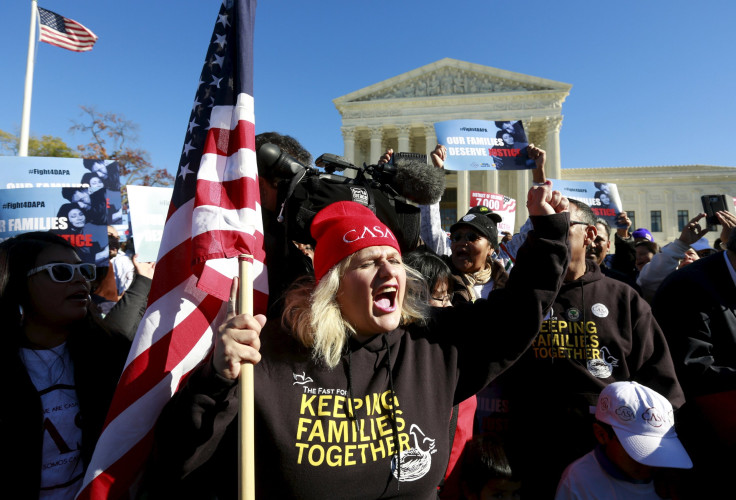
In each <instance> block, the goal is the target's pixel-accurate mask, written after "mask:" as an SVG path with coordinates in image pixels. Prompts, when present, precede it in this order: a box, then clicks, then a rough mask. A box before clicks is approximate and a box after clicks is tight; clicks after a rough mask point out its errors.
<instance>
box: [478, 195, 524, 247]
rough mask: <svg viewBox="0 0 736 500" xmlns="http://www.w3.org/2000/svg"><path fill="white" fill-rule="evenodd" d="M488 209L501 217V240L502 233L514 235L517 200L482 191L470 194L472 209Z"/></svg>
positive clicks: (499, 228)
mask: <svg viewBox="0 0 736 500" xmlns="http://www.w3.org/2000/svg"><path fill="white" fill-rule="evenodd" d="M479 206H482V207H488V208H490V209H491V210H492V211H493V212H495V213H497V214H498V215H500V216H501V222H499V223H498V224H497V225H496V226H497V227H498V234H499V238H500V237H501V233H502V232H504V231H507V232H509V233H511V234H514V221H515V220H516V200H515V199H513V198H509V197H508V196H505V195H503V194H496V193H483V192H481V191H471V192H470V208H473V207H479Z"/></svg>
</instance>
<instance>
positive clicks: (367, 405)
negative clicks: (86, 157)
mask: <svg viewBox="0 0 736 500" xmlns="http://www.w3.org/2000/svg"><path fill="white" fill-rule="evenodd" d="M266 143H272V144H276V145H277V146H279V148H281V149H282V150H283V151H284V152H286V153H288V154H290V155H291V156H293V157H295V158H297V159H298V160H299V161H301V162H302V163H304V164H307V165H309V164H311V161H312V159H311V155H310V154H309V153H308V152H307V151H306V150H304V148H303V147H302V146H301V145H300V144H299V143H298V142H297V141H296V140H295V139H293V138H291V137H289V136H284V135H281V134H278V133H275V132H271V133H266V134H260V135H259V136H258V137H257V140H256V146H257V147H260V146H262V145H263V144H266ZM528 152H529V157H530V159H531V160H533V161H534V162H535V164H536V168H535V169H533V171H532V176H533V181H534V185H533V186H532V187H531V189H530V190H529V193H528V198H527V200H526V207H527V210H528V215H529V219H528V220H527V222H526V223H525V224H524V225H523V226H522V228H520V230H519V232H518V233H516V234H513V235H512V234H503V235H499V232H498V228H497V224H498V223H499V222H500V221H501V219H500V216H499V215H498V214H495V213H493V212H492V211H490V210H488V209H487V208H485V207H476V208H473V209H470V210H469V211H468V212H467V213H466V214H465V215H464V216H463V217H461V218H460V219H459V220H458V221H457V222H456V223H455V224H453V225H452V226H451V227H450V231H449V235H448V234H447V233H445V232H444V231H443V230H442V228H441V227H440V224H439V220H440V218H439V206H438V204H437V205H431V206H422V207H420V208H421V238H420V240H419V241H417V242H416V245H415V247H416V249H414V250H412V251H411V252H402V249H401V247H400V245H399V242H398V241H397V238H396V237H395V235H394V234H393V232H392V231H391V229H390V228H389V227H388V223H387V222H385V221H382V220H380V219H379V218H378V217H377V216H376V215H375V214H374V213H373V212H372V211H371V210H370V209H368V208H366V207H365V206H363V205H361V204H358V203H355V202H350V201H341V202H336V203H332V204H330V205H328V206H326V207H325V208H323V209H322V210H320V211H319V212H318V213H317V215H316V216H315V218H314V220H313V222H312V224H311V236H312V238H313V241H310V242H299V241H292V240H291V239H290V238H289V235H288V234H287V233H286V231H285V230H284V228H283V225H280V224H279V223H278V222H277V214H278V210H279V204H280V202H281V201H283V199H282V198H283V196H284V191H285V186H286V185H287V184H288V183H289V181H290V179H280V178H278V177H275V176H273V175H271V173H270V172H268V170H266V169H265V168H262V166H261V165H259V174H260V177H259V180H260V188H261V199H262V203H263V205H262V208H263V210H262V216H263V222H264V230H265V236H266V239H265V244H266V254H267V259H268V263H269V264H270V265H269V288H270V291H271V293H270V295H269V307H268V313H267V315H265V316H261V315H256V316H249V315H237V314H235V312H234V308H235V305H234V304H235V294H236V292H237V283H234V285H233V288H232V290H231V297H232V298H231V301H230V303H229V306H228V315H227V319H226V320H225V321H224V322H223V324H221V325H219V330H218V335H216V341H215V345H214V349H213V353H212V356H211V357H208V358H207V359H206V360H204V361H203V362H202V363H201V364H200V366H199V367H198V368H197V369H195V370H194V371H193V372H192V373H191V374H190V376H189V377H188V378H187V379H186V381H185V382H184V383H183V384H182V387H180V389H179V390H178V391H177V393H176V394H175V395H174V397H173V398H172V400H171V401H170V402H169V403H168V404H167V405H166V406H165V408H164V410H163V412H162V414H161V416H160V417H159V422H158V424H157V426H156V429H155V436H154V439H153V441H154V447H153V451H152V453H151V456H150V459H149V461H148V462H147V464H146V467H145V473H144V475H143V477H142V478H141V479H140V481H139V483H138V484H137V485H136V491H135V492H134V496H138V497H140V498H202V499H208V498H218V499H229V498H236V497H237V475H238V472H237V439H238V431H237V425H235V423H236V422H237V412H238V404H237V398H238V384H237V379H238V375H239V371H240V367H241V364H242V363H253V364H255V387H256V389H255V395H254V396H255V410H256V422H255V424H256V428H257V431H256V436H257V437H256V489H257V492H258V498H398V497H405V498H437V497H440V498H443V499H447V498H454V499H468V500H475V499H485V498H504V499H507V498H508V499H510V498H520V497H523V498H529V499H546V498H559V499H584V498H601V499H602V498H606V499H608V498H673V499H688V498H701V497H717V496H718V494H720V492H721V491H723V488H724V487H725V485H726V484H727V482H728V479H729V472H730V471H732V470H733V467H734V466H735V465H736V419H734V418H733V416H732V415H733V411H736V271H735V270H734V267H735V266H736V231H734V230H733V228H734V227H736V216H734V215H733V214H732V213H730V212H719V213H718V214H717V217H718V220H719V223H720V225H721V227H722V232H721V234H720V235H719V236H720V238H719V240H718V243H717V244H716V245H715V246H716V248H711V247H710V246H709V245H707V244H705V245H704V244H703V242H704V241H707V240H705V239H704V236H705V234H706V233H707V232H708V230H707V229H704V228H702V227H701V225H700V222H701V221H702V218H703V217H704V214H699V215H697V216H696V217H694V218H693V219H692V220H690V221H689V223H688V224H687V225H686V226H685V227H684V229H683V230H682V233H681V235H680V237H679V238H678V239H677V240H675V241H674V242H672V243H670V244H668V245H666V246H664V247H662V248H660V247H659V245H658V244H657V243H656V242H655V241H654V238H653V236H652V234H651V232H649V231H648V230H647V229H646V228H638V229H636V230H634V231H631V222H630V220H629V219H628V217H627V215H626V214H625V213H622V214H619V219H618V227H617V228H616V229H615V231H614V229H613V228H611V226H610V225H609V224H608V223H607V222H606V221H604V220H602V219H597V218H596V216H595V215H594V214H593V212H592V210H591V209H590V207H588V206H587V205H586V204H584V203H582V202H580V201H578V200H575V199H573V198H570V199H568V198H565V197H564V196H562V195H561V194H560V193H559V192H558V191H555V190H554V186H553V185H552V183H551V182H550V181H548V180H547V179H546V178H545V174H544V163H545V152H544V150H542V149H540V148H537V147H535V146H534V145H533V144H531V145H529V148H528ZM392 153H393V152H392V151H390V150H389V151H387V153H386V154H385V155H384V156H383V157H382V158H381V159H380V161H381V162H388V161H390V159H391V156H392ZM445 158H446V149H445V148H444V146H442V145H438V146H437V148H436V149H435V150H434V151H433V153H432V154H431V159H432V163H433V165H434V166H435V167H436V168H442V166H443V162H444V160H445ZM428 168H431V167H428ZM91 172H92V173H93V174H94V175H96V176H97V177H99V179H98V180H99V186H96V188H97V189H101V188H102V187H106V185H105V184H104V182H107V181H109V179H108V177H109V176H107V174H106V172H103V171H102V170H100V169H97V170H95V169H92V168H91ZM97 177H96V178H97ZM92 184H93V183H92V182H90V185H92ZM74 196H75V194H74V193H72V192H71V191H70V193H69V199H70V204H71V203H76V202H77V201H76V199H75V198H74ZM70 208H73V207H70ZM81 224H82V225H83V224H84V221H82V222H81ZM348 235H350V237H348ZM500 236H501V237H500ZM108 237H109V251H110V264H109V267H105V268H100V267H97V268H96V267H95V266H94V264H89V263H84V262H82V261H81V260H80V257H79V256H78V255H77V254H76V253H75V250H74V248H73V247H72V246H71V245H70V244H69V243H68V242H67V241H66V240H65V239H63V238H60V237H58V236H56V235H52V234H50V233H26V234H23V235H20V236H16V237H14V238H11V239H9V240H6V241H5V242H3V243H2V244H0V309H2V311H3V312H4V313H5V316H4V317H5V319H6V324H7V326H6V330H7V332H8V335H7V340H8V342H6V348H5V349H3V350H2V357H3V362H2V363H1V364H0V369H2V370H3V371H4V372H5V374H6V379H7V378H10V379H11V380H14V383H13V384H11V386H10V389H9V390H10V397H9V398H6V401H8V404H6V410H5V411H4V412H2V413H3V416H2V423H1V424H0V433H2V437H3V438H4V439H3V441H4V442H5V443H9V445H10V446H9V448H8V449H10V450H16V455H15V456H14V459H13V460H12V461H10V462H9V463H8V464H7V465H6V466H5V467H4V468H3V469H2V472H1V473H0V477H2V478H3V479H4V480H5V483H6V484H9V483H16V484H19V485H21V486H22V488H23V493H22V494H21V495H20V496H19V498H21V497H22V498H73V497H74V495H75V493H76V491H77V490H78V488H79V486H80V482H81V478H82V474H83V472H84V469H85V467H86V465H87V464H88V463H89V458H90V456H91V453H92V451H93V449H94V446H95V442H96V440H97V438H98V437H99V434H100V432H101V429H102V425H103V422H104V417H105V414H106V411H107V408H108V406H109V404H110V401H111V398H112V394H113V391H114V389H115V384H116V382H117V378H118V377H119V375H120V373H121V371H122V367H123V363H124V361H125V359H126V356H127V354H128V349H129V346H130V341H131V340H132V338H133V336H134V335H135V332H136V330H137V326H138V323H139V322H140V320H141V318H142V316H143V313H144V311H145V307H146V300H147V295H148V291H149V290H150V287H151V279H152V276H153V272H154V266H153V264H152V263H140V262H138V261H137V260H136V258H135V257H134V255H133V254H132V253H131V255H126V252H125V251H124V248H121V245H120V244H119V237H118V235H117V233H116V232H115V230H114V229H113V228H111V227H110V228H109V229H108ZM612 237H613V238H612ZM612 242H613V245H614V248H613V249H612V248H611V244H612ZM131 246H132V245H131ZM51 412H54V413H57V412H58V415H57V416H56V417H55V419H54V420H53V422H55V424H51V428H50V427H49V422H50V420H49V419H48V418H46V415H47V414H48V413H51ZM60 451H63V453H64V455H63V456H64V459H63V460H60V459H59V452H60ZM62 462H63V463H62Z"/></svg>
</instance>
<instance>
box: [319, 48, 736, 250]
mask: <svg viewBox="0 0 736 500" xmlns="http://www.w3.org/2000/svg"><path fill="white" fill-rule="evenodd" d="M571 88H572V85H570V84H568V83H562V82H557V81H554V80H547V79H544V78H539V77H536V76H530V75H524V74H520V73H513V72H511V71H505V70H502V69H497V68H492V67H489V66H482V65H479V64H472V63H468V62H464V61H458V60H456V59H450V58H445V59H442V60H440V61H437V62H434V63H431V64H428V65H426V66H422V67H421V68H417V69H415V70H412V71H409V72H407V73H403V74H401V75H398V76H395V77H393V78H389V79H388V80H384V81H382V82H379V83H376V84H374V85H371V86H369V87H366V88H363V89H360V90H356V91H355V92H352V93H350V94H347V95H344V96H342V97H338V98H337V99H335V100H334V101H333V102H334V104H335V106H336V107H337V109H338V111H339V112H340V114H341V116H342V134H343V140H344V146H345V148H344V154H343V156H344V157H345V158H346V159H347V160H348V161H349V162H351V163H353V164H355V165H361V164H363V163H364V162H365V163H368V164H371V163H375V162H376V161H377V160H378V158H379V157H380V156H381V155H382V154H383V152H384V151H385V150H386V149H387V148H392V149H393V150H394V151H401V152H414V153H426V154H427V155H429V154H430V153H431V151H432V150H433V149H434V147H435V146H436V144H437V138H436V136H435V131H434V124H435V123H436V122H439V121H445V120H456V119H476V120H489V121H496V120H501V121H507V120H522V122H523V123H524V129H525V130H526V133H527V137H528V139H529V142H530V143H534V144H536V145H537V146H539V147H541V148H542V149H545V150H546V151H547V164H546V167H545V170H546V174H547V177H548V178H550V179H566V180H580V181H600V182H613V183H615V184H617V186H618V190H619V193H620V195H621V202H622V204H623V207H624V209H625V210H626V211H627V212H631V213H630V216H633V217H634V219H633V224H634V225H635V227H647V228H650V230H651V231H652V234H653V235H654V237H655V240H656V241H657V242H658V243H665V242H669V241H672V240H674V239H675V238H677V237H678V236H679V233H680V229H678V227H681V223H682V221H683V220H687V219H688V218H692V217H694V216H695V215H696V214H698V213H699V212H700V211H702V206H701V203H700V196H701V195H702V194H730V195H732V196H733V195H736V168H730V167H712V166H704V165H690V166H677V167H630V168H596V169H592V168H590V169H588V168H582V169H565V170H563V169H562V161H561V152H560V127H561V126H562V122H563V114H562V105H563V103H564V102H565V99H566V98H567V96H568V94H569V93H570V89H571ZM531 178H532V177H531V171H530V170H518V171H515V170H512V171H508V170H506V171H497V170H493V171H486V172H478V171H473V172H467V171H466V172H448V175H447V190H446V191H445V196H444V197H443V199H442V202H441V204H440V207H441V211H442V217H443V225H444V226H445V228H446V229H447V228H449V226H450V225H451V224H452V223H454V222H455V221H456V220H457V219H458V218H460V217H461V216H462V215H463V214H465V212H466V211H467V209H468V207H469V206H470V191H471V190H476V191H484V192H490V193H500V194H505V195H507V196H510V197H512V198H515V199H516V200H517V206H518V207H519V210H517V216H516V228H517V229H518V228H519V227H521V225H522V224H523V223H524V220H525V219H526V210H525V209H524V201H525V200H526V193H527V191H528V190H529V186H530V185H531ZM719 229H720V227H719ZM717 237H718V235H717V234H709V235H708V239H709V241H710V242H711V243H712V242H713V240H714V239H715V238H717Z"/></svg>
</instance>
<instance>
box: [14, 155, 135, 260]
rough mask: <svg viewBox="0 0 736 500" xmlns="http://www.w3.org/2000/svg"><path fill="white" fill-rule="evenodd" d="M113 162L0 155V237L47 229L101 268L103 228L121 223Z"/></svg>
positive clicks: (104, 252) (104, 250)
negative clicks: (65, 240)
mask: <svg viewBox="0 0 736 500" xmlns="http://www.w3.org/2000/svg"><path fill="white" fill-rule="evenodd" d="M122 220H123V217H122V197H121V195H120V180H119V175H118V164H117V162H114V161H110V160H83V159H81V158H42V157H33V156H31V157H17V156H11V157H0V238H3V239H6V238H9V237H11V236H15V235H17V234H20V233H25V232H30V231H51V232H53V233H56V234H59V235H60V236H62V237H64V238H65V239H67V240H68V241H69V242H70V243H71V244H72V245H73V246H74V247H75V248H77V251H78V253H79V255H80V258H82V260H84V261H85V262H90V263H95V264H97V265H98V266H103V267H104V266H107V261H108V241H107V225H108V224H110V225H112V224H113V223H119V222H122Z"/></svg>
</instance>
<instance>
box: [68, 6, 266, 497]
mask: <svg viewBox="0 0 736 500" xmlns="http://www.w3.org/2000/svg"><path fill="white" fill-rule="evenodd" d="M255 8H256V2H255V0H225V1H224V2H223V5H222V7H221V9H220V12H219V15H218V18H217V22H216V23H215V29H214V32H213V35H212V40H211V42H210V46H209V50H208V52H207V58H206V61H205V65H204V68H203V70H202V75H201V77H200V81H199V87H198V90H197V93H196V97H195V100H194V106H193V109H192V113H191V115H190V120H189V125H188V128H187V133H186V138H185V141H184V142H185V143H184V148H183V152H182V156H181V162H180V164H179V170H178V174H177V177H176V184H175V186H174V192H173V195H172V199H171V205H170V208H169V214H168V218H167V221H166V226H165V227H164V234H163V240H162V242H161V249H160V250H159V255H158V260H157V264H156V272H155V275H154V279H153V286H152V288H151V293H150V295H149V299H148V310H147V311H146V314H145V316H144V317H143V320H142V321H141V324H140V326H139V328H138V333H137V335H136V338H135V340H134V342H133V347H132V348H131V352H130V354H129V356H128V360H127V363H126V367H125V370H124V371H123V374H122V376H121V379H120V382H119V384H118V388H117V391H116V393H115V396H114V398H113V402H112V405H111V407H110V411H109V413H108V415H107V420H106V422H105V428H104V430H103V432H102V435H101V437H100V439H99V441H98V443H97V448H96V449H95V453H94V456H93V457H92V462H91V464H90V466H89V468H88V469H87V473H86V476H85V478H84V485H83V487H82V490H81V492H80V493H79V496H78V498H82V499H102V498H105V499H108V498H112V499H116V498H121V497H124V496H125V495H126V493H127V492H128V489H129V488H130V487H131V485H132V484H133V483H134V482H135V480H136V478H137V476H138V475H139V473H140V472H141V467H142V464H144V463H145V460H146V457H147V455H148V453H149V452H150V449H151V445H152V439H153V428H154V425H155V423H156V419H157V417H158V415H159V413H160V412H161V409H162V408H163V406H164V405H165V404H166V402H167V401H168V400H169V399H170V398H171V396H172V394H173V393H174V392H175V391H176V390H177V388H178V387H179V385H180V384H181V383H182V379H183V378H184V377H186V376H187V374H188V373H189V372H190V371H191V370H192V369H193V368H194V367H195V366H196V365H197V364H199V363H200V361H202V360H203V359H205V358H206V357H207V356H208V354H209V353H210V351H211V348H212V344H213V329H214V328H215V327H216V326H217V325H218V324H219V323H220V322H221V321H222V319H223V318H224V315H225V309H226V301H227V298H228V296H229V289H230V283H231V280H232V277H233V276H236V275H237V268H238V264H237V259H236V258H233V257H236V256H237V255H239V254H242V253H245V254H252V255H253V256H254V258H253V264H254V266H253V275H254V276H255V278H254V295H253V308H254V311H255V312H256V313H258V312H265V310H266V303H267V300H268V281H267V279H266V272H265V271H266V270H265V266H264V264H263V262H264V257H265V256H264V253H263V250H262V249H263V230H262V222H261V207H260V197H259V191H258V178H257V173H258V170H257V167H256V157H255V151H254V149H255V132H254V121H255V120H254V114H253V97H252V95H253V52H252V50H253V49H252V47H253V28H254V20H255Z"/></svg>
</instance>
